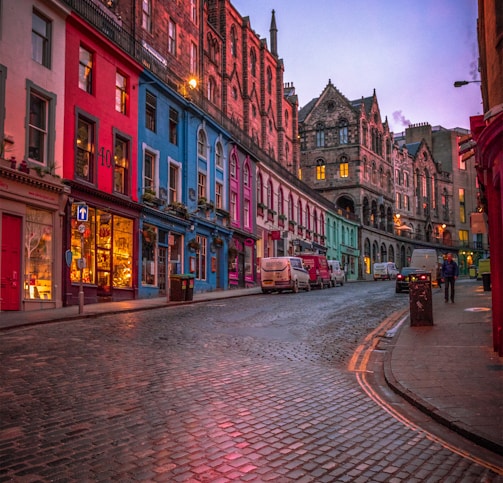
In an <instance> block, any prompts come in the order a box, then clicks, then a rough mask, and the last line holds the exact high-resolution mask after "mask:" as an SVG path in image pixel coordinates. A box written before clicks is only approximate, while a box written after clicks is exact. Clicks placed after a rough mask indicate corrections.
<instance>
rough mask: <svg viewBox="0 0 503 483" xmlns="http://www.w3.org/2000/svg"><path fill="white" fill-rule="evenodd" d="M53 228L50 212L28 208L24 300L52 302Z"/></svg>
mask: <svg viewBox="0 0 503 483" xmlns="http://www.w3.org/2000/svg"><path fill="white" fill-rule="evenodd" d="M52 240H53V226H52V214H51V212H49V211H43V210H37V209H35V208H30V207H28V208H27V212H26V226H25V244H24V246H25V260H26V268H25V275H24V280H25V284H24V292H25V295H24V298H25V299H26V300H34V299H41V300H52V298H53V292H52V282H53V273H52V270H53V245H52Z"/></svg>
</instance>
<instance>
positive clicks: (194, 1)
mask: <svg viewBox="0 0 503 483" xmlns="http://www.w3.org/2000/svg"><path fill="white" fill-rule="evenodd" d="M190 18H191V19H192V21H193V22H194V23H195V24H197V20H198V15H197V0H190Z"/></svg>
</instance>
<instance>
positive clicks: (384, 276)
mask: <svg viewBox="0 0 503 483" xmlns="http://www.w3.org/2000/svg"><path fill="white" fill-rule="evenodd" d="M398 272H399V271H398V268H396V265H395V263H394V262H383V263H374V280H394V279H395V278H396V276H397V275H398Z"/></svg>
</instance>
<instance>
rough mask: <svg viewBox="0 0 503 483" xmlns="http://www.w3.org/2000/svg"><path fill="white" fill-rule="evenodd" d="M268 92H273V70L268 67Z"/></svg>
mask: <svg viewBox="0 0 503 483" xmlns="http://www.w3.org/2000/svg"><path fill="white" fill-rule="evenodd" d="M267 93H268V94H272V71H271V68H270V67H267Z"/></svg>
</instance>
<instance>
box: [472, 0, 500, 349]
mask: <svg viewBox="0 0 503 483" xmlns="http://www.w3.org/2000/svg"><path fill="white" fill-rule="evenodd" d="M498 9H499V10H498ZM478 36H479V38H478V43H479V51H480V59H479V65H480V74H481V90H482V101H483V106H484V113H485V114H484V115H483V116H474V117H472V118H471V119H470V121H471V122H470V124H471V126H470V127H471V131H472V134H473V140H474V141H475V142H476V146H475V147H474V154H475V160H476V166H477V171H478V177H479V181H480V183H481V184H482V185H483V187H484V190H485V198H486V211H487V217H488V226H489V244H490V255H491V257H490V258H491V283H492V309H493V310H492V317H493V346H494V350H495V351H497V352H498V353H499V355H500V356H503V297H501V294H502V293H503V286H502V282H503V276H502V274H503V252H502V250H501V247H502V246H503V197H502V193H501V191H502V182H503V42H501V39H502V37H503V14H502V12H501V2H499V1H498V0H479V19H478Z"/></svg>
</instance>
